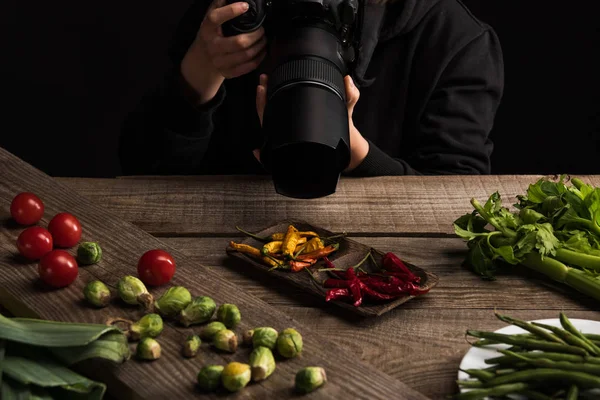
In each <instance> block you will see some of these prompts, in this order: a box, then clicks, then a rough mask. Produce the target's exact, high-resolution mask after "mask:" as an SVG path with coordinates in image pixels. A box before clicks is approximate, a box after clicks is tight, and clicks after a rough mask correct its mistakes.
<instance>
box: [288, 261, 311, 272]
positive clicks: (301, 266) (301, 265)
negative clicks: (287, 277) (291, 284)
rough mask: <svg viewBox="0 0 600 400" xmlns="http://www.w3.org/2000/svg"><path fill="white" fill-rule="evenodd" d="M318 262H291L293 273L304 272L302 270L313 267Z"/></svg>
mask: <svg viewBox="0 0 600 400" xmlns="http://www.w3.org/2000/svg"><path fill="white" fill-rule="evenodd" d="M316 262H317V260H315V259H310V258H309V259H306V260H304V261H290V263H289V264H290V267H291V268H292V271H294V272H298V271H302V269H304V268H307V267H310V266H311V265H313V264H314V263H316Z"/></svg>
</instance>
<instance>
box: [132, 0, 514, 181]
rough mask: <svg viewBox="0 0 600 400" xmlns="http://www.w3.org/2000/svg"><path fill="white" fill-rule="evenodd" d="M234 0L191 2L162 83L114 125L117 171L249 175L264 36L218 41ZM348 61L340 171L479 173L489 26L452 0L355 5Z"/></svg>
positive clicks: (494, 96)
mask: <svg viewBox="0 0 600 400" xmlns="http://www.w3.org/2000/svg"><path fill="white" fill-rule="evenodd" d="M244 5H245V3H243V2H239V3H234V4H229V5H226V4H225V0H215V1H214V2H213V3H211V4H207V2H206V1H197V2H196V3H195V4H194V5H193V6H192V7H191V8H190V10H189V11H188V12H187V14H186V15H185V17H184V18H183V20H182V21H181V24H180V27H179V29H178V31H177V34H176V37H175V43H174V47H173V49H172V52H171V57H172V62H173V67H172V70H171V72H170V73H169V75H168V76H167V79H166V80H165V83H164V84H163V85H162V86H161V87H160V88H159V89H158V90H156V91H154V92H153V93H151V94H149V95H148V96H146V97H145V98H144V99H143V101H142V102H141V103H140V106H139V107H138V109H137V110H135V111H134V112H133V113H131V115H130V116H129V117H128V118H127V120H126V121H125V124H124V127H123V133H122V137H121V147H120V156H121V162H122V166H123V170H124V173H125V174H245V173H248V174H260V173H264V169H263V168H262V166H261V164H260V162H259V160H260V154H259V152H258V151H257V150H256V149H258V148H259V147H260V146H261V144H262V141H261V140H262V137H261V134H260V126H261V119H262V112H263V110H264V105H265V104H264V103H265V92H266V86H265V85H266V82H267V79H268V77H266V76H262V75H260V74H259V67H260V64H261V62H262V60H263V59H264V57H265V54H266V51H267V44H268V43H267V42H268V41H267V36H268V35H266V34H265V30H264V29H263V28H260V29H258V30H256V31H254V32H252V33H248V34H243V35H238V36H235V37H224V36H223V34H222V29H221V26H222V24H223V23H225V22H226V21H228V20H231V19H232V18H234V17H236V16H238V15H241V14H243V13H245V12H246V10H247V8H246V7H245V6H244ZM360 6H361V7H364V13H365V19H364V26H363V35H362V38H361V45H360V49H359V51H358V55H359V58H358V63H357V66H356V69H355V71H354V75H353V77H350V76H347V77H346V78H345V86H346V94H347V98H348V104H347V107H348V118H349V126H350V146H351V161H350V165H349V166H348V169H347V170H346V171H345V173H346V174H347V175H353V176H377V175H415V174H487V173H490V155H491V152H492V143H491V141H490V139H489V133H490V131H491V129H492V126H493V121H494V118H495V114H496V110H497V108H498V106H499V104H500V101H501V98H502V93H503V88H504V70H503V67H504V66H503V59H502V51H501V48H500V43H499V40H498V37H497V36H496V34H495V32H494V31H493V29H492V28H491V27H489V26H487V25H486V24H484V23H482V22H481V21H479V20H478V19H477V18H475V17H474V16H473V15H472V14H471V13H470V12H469V10H468V9H467V8H466V7H465V6H464V5H463V4H462V3H461V2H460V1H459V0H396V1H391V2H382V3H375V2H367V3H366V4H365V3H362V1H361V5H360Z"/></svg>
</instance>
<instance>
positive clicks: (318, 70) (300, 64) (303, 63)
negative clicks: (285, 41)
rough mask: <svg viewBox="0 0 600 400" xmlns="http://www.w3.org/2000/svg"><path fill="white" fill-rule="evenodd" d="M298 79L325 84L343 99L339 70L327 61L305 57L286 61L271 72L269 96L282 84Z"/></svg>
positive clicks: (341, 79) (342, 85)
mask: <svg viewBox="0 0 600 400" xmlns="http://www.w3.org/2000/svg"><path fill="white" fill-rule="evenodd" d="M298 81H304V82H307V81H308V82H315V83H320V84H323V85H326V86H328V87H330V88H331V89H333V90H334V91H336V92H337V94H338V96H340V97H341V99H342V100H344V101H345V96H344V93H345V89H344V78H343V77H342V74H341V73H340V71H339V70H338V69H337V68H336V67H335V66H334V65H333V64H331V63H329V62H325V61H320V60H315V59H306V58H305V59H296V60H292V61H288V62H286V63H284V64H282V65H280V66H279V67H277V68H276V69H275V71H273V72H272V73H271V76H269V83H268V85H269V93H270V95H269V97H270V96H272V95H274V94H275V92H277V91H278V90H279V88H281V87H282V86H284V85H288V84H291V83H294V82H298Z"/></svg>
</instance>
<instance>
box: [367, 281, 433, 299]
mask: <svg viewBox="0 0 600 400" xmlns="http://www.w3.org/2000/svg"><path fill="white" fill-rule="evenodd" d="M361 282H362V283H363V284H365V285H367V286H368V287H370V288H372V289H374V290H376V291H378V292H381V293H386V294H389V295H396V296H402V295H413V296H417V295H421V294H425V293H427V292H428V291H429V289H421V288H420V287H418V286H417V285H415V284H414V283H412V282H401V281H400V280H398V281H395V282H393V283H387V282H383V281H381V280H379V279H377V278H370V279H363V280H361Z"/></svg>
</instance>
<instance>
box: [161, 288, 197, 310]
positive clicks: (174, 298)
mask: <svg viewBox="0 0 600 400" xmlns="http://www.w3.org/2000/svg"><path fill="white" fill-rule="evenodd" d="M191 302H192V295H191V294H190V291H189V290H187V289H186V288H184V287H183V286H172V287H170V288H169V289H167V291H166V292H164V293H163V294H162V296H160V297H159V299H158V300H156V302H155V303H154V307H155V308H156V310H157V311H158V312H159V313H160V314H161V315H162V316H163V317H175V316H177V315H178V314H179V313H180V312H181V310H183V309H184V308H186V307H187V306H188V304H190V303H191Z"/></svg>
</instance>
